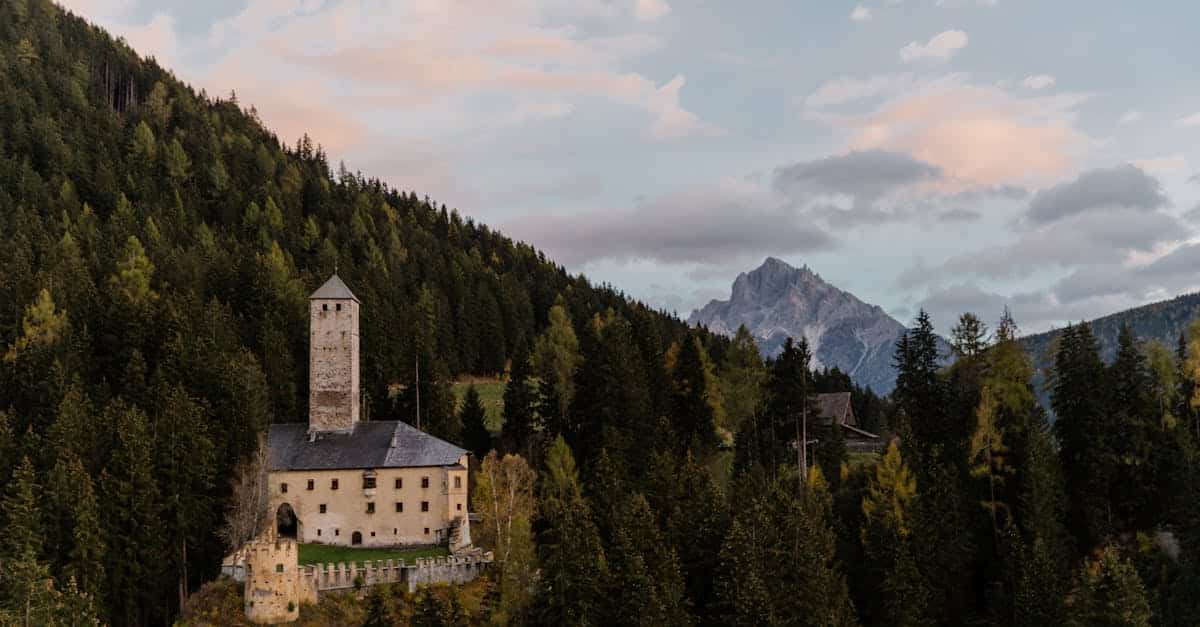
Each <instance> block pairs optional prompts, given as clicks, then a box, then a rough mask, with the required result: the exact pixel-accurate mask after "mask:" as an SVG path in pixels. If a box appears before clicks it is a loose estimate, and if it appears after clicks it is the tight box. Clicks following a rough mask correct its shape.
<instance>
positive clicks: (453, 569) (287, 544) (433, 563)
mask: <svg viewBox="0 0 1200 627" xmlns="http://www.w3.org/2000/svg"><path fill="white" fill-rule="evenodd" d="M491 564H492V553H491V552H487V553H484V552H482V551H479V550H478V549H476V550H475V551H473V552H472V553H470V554H466V555H458V556H454V555H452V556H447V557H435V558H417V559H416V560H414V561H413V562H412V563H407V562H405V560H386V561H384V560H376V561H366V562H362V563H361V564H360V563H356V562H350V563H349V564H347V563H345V562H339V563H337V564H306V565H304V566H297V565H296V543H295V541H293V540H290V539H284V540H278V541H276V540H273V539H263V540H254V541H252V542H249V543H247V544H246V545H245V546H243V547H242V548H241V549H239V550H238V551H236V552H234V553H233V554H231V555H229V556H228V557H226V558H225V562H224V563H223V564H222V565H221V572H222V574H224V575H226V576H228V577H231V578H232V579H234V580H235V581H244V582H245V585H246V588H245V591H246V592H245V594H246V617H247V618H249V619H250V620H251V621H253V622H256V623H277V622H287V621H294V620H296V619H297V618H299V615H300V614H299V611H300V604H301V603H316V602H317V598H318V597H319V596H320V595H321V594H322V593H326V592H336V591H340V590H353V589H354V588H355V580H356V579H357V578H358V577H362V587H364V588H366V587H370V586H375V585H381V584H401V585H404V586H406V587H407V588H408V591H409V592H416V591H417V589H418V588H419V587H420V586H427V585H430V584H463V583H467V582H470V581H473V580H474V579H475V578H476V577H478V576H479V575H480V574H481V573H483V571H484V570H486V569H487V568H488V567H489V566H491ZM280 565H282V566H283V570H282V571H281V570H279V566H280ZM289 607H290V608H291V609H290V610H289V609H288V608H289Z"/></svg>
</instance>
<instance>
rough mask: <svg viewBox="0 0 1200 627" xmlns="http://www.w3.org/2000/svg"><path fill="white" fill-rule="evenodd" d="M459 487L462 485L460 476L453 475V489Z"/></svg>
mask: <svg viewBox="0 0 1200 627" xmlns="http://www.w3.org/2000/svg"><path fill="white" fill-rule="evenodd" d="M461 487H462V477H455V478H454V489H455V490H457V489H459V488H461Z"/></svg>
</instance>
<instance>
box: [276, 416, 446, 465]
mask: <svg viewBox="0 0 1200 627" xmlns="http://www.w3.org/2000/svg"><path fill="white" fill-rule="evenodd" d="M267 450H268V454H269V458H270V466H271V470H273V471H276V470H341V469H350V468H408V467H418V466H450V465H453V464H457V463H458V460H459V459H460V458H461V457H462V456H463V455H464V454H465V453H466V452H467V451H466V450H464V449H461V448H459V447H457V446H455V445H453V444H451V443H449V442H446V441H445V440H441V439H438V438H435V437H433V436H432V435H429V434H428V433H425V432H424V431H419V430H417V429H415V428H413V427H411V426H409V425H408V424H407V423H404V422H400V421H392V420H380V421H371V422H360V423H358V424H357V425H355V428H354V431H351V432H349V433H318V434H317V436H316V437H315V438H314V439H313V440H312V441H309V437H308V424H307V423H303V422H289V423H281V424H274V425H271V428H270V430H269V431H268V432H267Z"/></svg>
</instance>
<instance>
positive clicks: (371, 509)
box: [367, 503, 375, 514]
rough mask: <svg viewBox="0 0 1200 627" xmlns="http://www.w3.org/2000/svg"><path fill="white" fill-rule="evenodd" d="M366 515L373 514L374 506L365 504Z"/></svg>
mask: <svg viewBox="0 0 1200 627" xmlns="http://www.w3.org/2000/svg"><path fill="white" fill-rule="evenodd" d="M367 513H368V514H374V513H375V504H374V503H367Z"/></svg>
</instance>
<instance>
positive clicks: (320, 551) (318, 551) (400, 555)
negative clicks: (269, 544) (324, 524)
mask: <svg viewBox="0 0 1200 627" xmlns="http://www.w3.org/2000/svg"><path fill="white" fill-rule="evenodd" d="M449 554H450V551H449V550H448V549H447V548H446V547H444V546H433V547H425V548H420V549H354V548H350V547H346V546H332V545H329V544H301V545H300V563H301V564H337V563H339V562H344V563H347V564H348V563H350V562H365V561H368V560H371V561H374V560H399V559H403V560H404V561H406V562H409V563H411V562H412V561H413V560H415V559H417V558H418V557H438V556H442V555H449Z"/></svg>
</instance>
